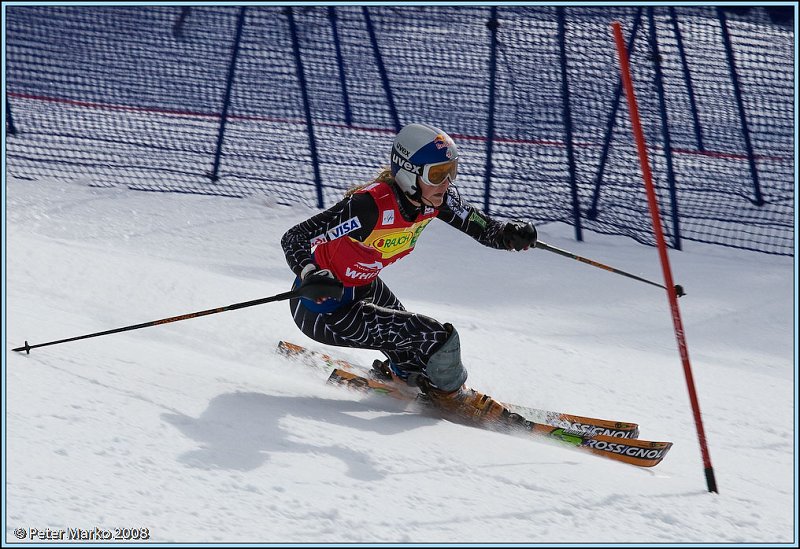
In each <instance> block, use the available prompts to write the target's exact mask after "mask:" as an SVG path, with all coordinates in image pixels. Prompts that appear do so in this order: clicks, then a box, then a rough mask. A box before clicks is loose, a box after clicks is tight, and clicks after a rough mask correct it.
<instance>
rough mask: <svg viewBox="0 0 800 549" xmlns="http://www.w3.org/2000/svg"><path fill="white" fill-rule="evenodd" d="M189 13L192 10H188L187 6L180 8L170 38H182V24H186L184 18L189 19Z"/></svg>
mask: <svg viewBox="0 0 800 549" xmlns="http://www.w3.org/2000/svg"><path fill="white" fill-rule="evenodd" d="M191 12H192V8H190V7H189V6H184V7H182V8H181V12H180V13H179V14H178V18H177V19H176V20H175V23H174V24H173V25H172V36H174V37H175V38H183V24H184V23H185V22H186V18H187V17H189V14H190V13H191Z"/></svg>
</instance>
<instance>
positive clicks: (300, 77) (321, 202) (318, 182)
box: [284, 8, 325, 208]
mask: <svg viewBox="0 0 800 549" xmlns="http://www.w3.org/2000/svg"><path fill="white" fill-rule="evenodd" d="M284 13H286V17H287V19H288V20H289V32H290V34H291V35H292V51H293V52H294V62H295V68H296V70H297V81H298V84H299V86H300V95H301V96H302V98H303V111H304V112H305V117H306V132H307V133H308V149H309V152H310V153H311V167H312V169H313V170H314V185H315V186H316V189H317V207H318V208H324V207H325V199H324V197H323V195H322V174H321V172H320V170H319V154H318V153H317V139H316V137H315V136H314V119H313V118H312V116H311V101H310V100H309V98H308V86H307V85H306V75H305V71H304V70H303V58H302V56H301V55H300V38H299V37H298V36H297V25H296V24H295V21H294V13H293V12H292V8H286V9H285V10H284Z"/></svg>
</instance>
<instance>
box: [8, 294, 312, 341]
mask: <svg viewBox="0 0 800 549" xmlns="http://www.w3.org/2000/svg"><path fill="white" fill-rule="evenodd" d="M300 296H301V293H300V291H299V290H292V291H289V292H283V293H281V294H276V295H273V296H271V297H263V298H261V299H254V300H252V301H243V302H242V303H234V304H233V305H228V306H227V307H217V308H216V309H208V310H206V311H198V312H196V313H188V314H185V315H178V316H171V317H169V318H162V319H161V320H152V321H150V322H143V323H141V324H134V325H133V326H125V327H123V328H116V329H114V330H106V331H104V332H96V333H94V334H86V335H82V336H77V337H70V338H67V339H59V340H58V341H48V342H47V343H38V344H36V345H28V342H27V341H25V345H23V346H22V347H17V348H16V349H11V350H12V351H17V352H20V351H25V352H26V353H27V354H31V349H36V348H38V347H47V346H48V345H57V344H59V343H67V342H68V341H78V340H79V339H88V338H90V337H99V336H103V335H108V334H116V333H118V332H127V331H129V330H138V329H139V328H147V327H149V326H158V325H159V324H168V323H170V322H178V321H179V320H188V319H190V318H197V317H199V316H205V315H213V314H216V313H222V312H225V311H234V310H236V309H244V308H245V307H252V306H253V305H262V304H264V303H271V302H273V301H283V300H286V299H292V298H293V297H300Z"/></svg>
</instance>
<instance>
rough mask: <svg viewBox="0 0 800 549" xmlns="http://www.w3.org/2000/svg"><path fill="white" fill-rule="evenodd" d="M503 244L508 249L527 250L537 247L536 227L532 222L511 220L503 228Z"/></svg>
mask: <svg viewBox="0 0 800 549" xmlns="http://www.w3.org/2000/svg"><path fill="white" fill-rule="evenodd" d="M502 238H503V244H504V245H505V247H506V249H508V250H516V251H518V252H519V251H521V250H527V249H528V248H535V247H536V227H534V226H533V224H532V223H525V222H523V221H511V222H509V223H506V226H505V227H504V228H503V237H502Z"/></svg>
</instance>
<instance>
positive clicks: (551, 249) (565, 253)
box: [536, 240, 686, 297]
mask: <svg viewBox="0 0 800 549" xmlns="http://www.w3.org/2000/svg"><path fill="white" fill-rule="evenodd" d="M536 247H537V248H541V249H543V250H547V251H548V252H553V253H557V254H558V255H563V256H564V257H569V258H570V259H577V260H578V261H581V262H583V263H586V264H588V265H592V266H593V267H599V268H601V269H605V270H606V271H610V272H612V273H617V274H620V275H623V276H627V277H628V278H632V279H634V280H638V281H639V282H645V283H647V284H651V285H653V286H658V287H659V288H663V289H664V290H666V289H667V287H666V286H664V285H663V284H659V283H658V282H653V281H652V280H647V279H646V278H642V277H640V276H636V275H633V274H631V273H626V272H625V271H620V270H619V269H615V268H614V267H609V266H608V265H603V264H602V263H598V262H597V261H593V260H591V259H587V258H585V257H581V256H579V255H576V254H574V253H572V252H568V251H566V250H562V249H561V248H556V247H555V246H550V245H549V244H545V243H544V242H542V241H541V240H539V241H537V242H536ZM675 295H677V296H678V297H681V296H684V295H686V292H684V291H683V286H681V285H680V284H676V285H675Z"/></svg>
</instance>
